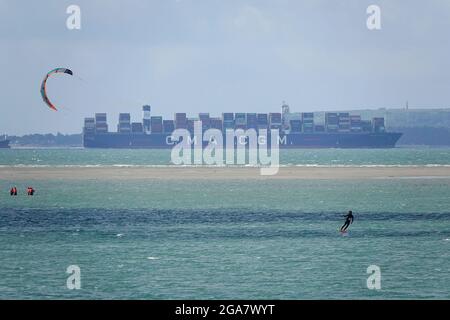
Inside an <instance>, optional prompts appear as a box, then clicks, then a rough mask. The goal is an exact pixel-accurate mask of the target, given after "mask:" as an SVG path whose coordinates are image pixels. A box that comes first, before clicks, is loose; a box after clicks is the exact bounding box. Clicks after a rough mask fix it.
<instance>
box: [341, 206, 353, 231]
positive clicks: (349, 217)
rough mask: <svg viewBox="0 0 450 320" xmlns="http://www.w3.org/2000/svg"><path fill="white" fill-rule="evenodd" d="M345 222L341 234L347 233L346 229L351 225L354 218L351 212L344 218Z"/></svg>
mask: <svg viewBox="0 0 450 320" xmlns="http://www.w3.org/2000/svg"><path fill="white" fill-rule="evenodd" d="M344 217H345V222H344V224H343V226H342V227H341V232H345V231H347V228H348V227H349V226H350V225H351V224H352V223H353V220H354V217H353V212H352V210H350V211H349V212H348V213H347V214H346V215H345V216H344Z"/></svg>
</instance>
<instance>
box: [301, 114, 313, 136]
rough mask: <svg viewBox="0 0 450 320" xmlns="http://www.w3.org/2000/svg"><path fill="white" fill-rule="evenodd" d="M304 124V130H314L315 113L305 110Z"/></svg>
mask: <svg viewBox="0 0 450 320" xmlns="http://www.w3.org/2000/svg"><path fill="white" fill-rule="evenodd" d="M302 125H303V132H314V113H313V112H303V113H302Z"/></svg>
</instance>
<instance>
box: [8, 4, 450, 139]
mask: <svg viewBox="0 0 450 320" xmlns="http://www.w3.org/2000/svg"><path fill="white" fill-rule="evenodd" d="M71 4H76V5H78V6H80V8H81V27H82V29H81V30H68V29H67V27H66V19H67V18H68V16H69V15H68V14H67V13H66V9H67V7H68V6H69V5H71ZM370 4H376V5H379V6H380V8H381V27H382V29H381V30H377V31H370V30H368V29H367V27H366V19H367V16H368V15H367V14H366V9H367V7H368V6H369V5H370ZM0 24H1V28H0V39H1V42H0V70H1V78H0V86H1V91H0V92H1V104H0V108H1V114H0V133H8V134H25V133H34V132H39V133H44V132H53V133H55V132H57V131H60V132H63V133H76V132H80V131H81V127H82V124H83V118H84V117H86V116H92V115H93V114H94V113H95V112H107V113H108V121H109V125H110V127H111V128H115V127H116V124H117V119H118V113H119V112H131V113H132V119H133V120H135V121H137V120H139V119H140V118H141V106H142V105H143V104H150V105H151V106H152V108H153V112H152V113H153V115H163V116H164V117H165V118H170V119H171V118H172V117H173V113H174V112H188V113H189V114H190V115H191V116H194V115H195V114H196V113H198V112H210V113H211V114H213V115H220V114H221V113H222V112H223V111H230V112H276V111H278V110H279V107H280V105H281V102H282V101H283V100H286V101H287V102H288V103H289V105H290V106H291V111H309V110H332V109H343V108H345V109H349V108H367V107H376V108H378V107H402V106H404V104H405V101H406V100H409V103H410V106H413V107H414V106H421V107H422V106H435V107H448V106H449V105H450V58H449V57H450V1H448V0H428V1H410V0H408V1H406V0H386V1H383V0H371V1H365V0H345V1H344V0H342V1H338V0H327V1H325V0H309V1H306V0H304V1H301V0H292V1H288V0H281V1H280V0H270V1H264V0H259V1H256V0H255V1H247V0H240V1H237V0H236V1H230V0H220V1H219V0H166V1H163V0H161V1H156V0H155V1H137V0H131V1H130V0H126V1H125V0H124V1H115V0H108V1H107V0H103V1H100V0H98V1H95V0H87V1H81V0H71V1H61V0H55V1H45V0H42V1H29V0H27V1H25V0H0ZM55 67H68V68H70V69H72V70H73V71H74V73H75V74H76V75H78V77H70V76H66V75H57V76H55V77H53V78H52V79H50V80H49V82H48V93H49V95H50V97H51V99H52V100H53V102H54V103H55V104H56V105H59V106H61V109H62V110H61V111H60V112H52V111H50V110H49V109H48V108H47V107H46V106H45V104H44V103H43V102H42V100H41V97H40V94H39V88H40V82H41V80H42V78H43V77H44V75H45V74H46V72H47V71H49V70H50V69H53V68H55Z"/></svg>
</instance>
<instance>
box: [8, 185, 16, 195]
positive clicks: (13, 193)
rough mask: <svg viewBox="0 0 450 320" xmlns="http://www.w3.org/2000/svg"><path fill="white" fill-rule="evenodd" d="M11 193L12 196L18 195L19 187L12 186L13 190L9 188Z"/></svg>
mask: <svg viewBox="0 0 450 320" xmlns="http://www.w3.org/2000/svg"><path fill="white" fill-rule="evenodd" d="M9 194H10V195H11V196H17V188H16V187H12V188H11V190H9Z"/></svg>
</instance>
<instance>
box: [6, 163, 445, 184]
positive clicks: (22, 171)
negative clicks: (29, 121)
mask: <svg viewBox="0 0 450 320" xmlns="http://www.w3.org/2000/svg"><path fill="white" fill-rule="evenodd" d="M383 178H385V179H389V178H448V179H450V167H449V166H442V167H441V166H437V167H426V166H423V167H421V166H417V167H416V166H411V167H280V168H279V172H278V173H277V174H276V175H272V176H262V175H261V174H260V169H259V168H254V167H53V168H52V167H0V180H8V181H14V180H51V179H68V180H110V179H113V180H115V179H118V180H133V179H135V180H140V179H162V180H189V179H192V180H213V179H217V180H248V179H260V180H270V179H285V180H295V179H383Z"/></svg>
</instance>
